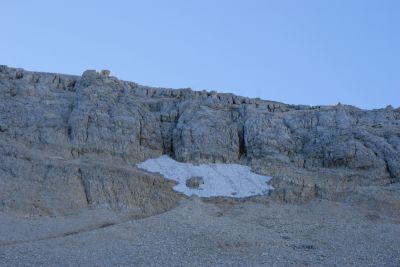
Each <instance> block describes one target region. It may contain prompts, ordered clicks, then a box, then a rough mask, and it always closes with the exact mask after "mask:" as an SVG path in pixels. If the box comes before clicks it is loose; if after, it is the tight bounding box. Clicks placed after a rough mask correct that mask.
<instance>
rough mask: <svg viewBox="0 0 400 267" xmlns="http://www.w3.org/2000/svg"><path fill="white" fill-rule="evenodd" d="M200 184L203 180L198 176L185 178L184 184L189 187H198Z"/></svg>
mask: <svg viewBox="0 0 400 267" xmlns="http://www.w3.org/2000/svg"><path fill="white" fill-rule="evenodd" d="M202 184H204V180H203V178H202V177H199V176H194V177H191V178H189V179H187V180H186V186H187V187H189V188H199V187H200V185H202Z"/></svg>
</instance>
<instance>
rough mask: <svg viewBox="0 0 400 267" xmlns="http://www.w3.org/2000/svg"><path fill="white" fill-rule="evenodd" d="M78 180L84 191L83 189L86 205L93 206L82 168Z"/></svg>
mask: <svg viewBox="0 0 400 267" xmlns="http://www.w3.org/2000/svg"><path fill="white" fill-rule="evenodd" d="M78 179H79V181H80V182H81V185H82V189H83V192H84V194H85V199H86V204H87V205H88V206H89V205H90V204H91V200H90V194H89V192H88V191H89V190H88V188H87V185H86V183H85V181H84V179H83V174H82V170H81V168H79V169H78Z"/></svg>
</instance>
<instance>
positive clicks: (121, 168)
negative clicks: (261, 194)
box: [0, 66, 400, 214]
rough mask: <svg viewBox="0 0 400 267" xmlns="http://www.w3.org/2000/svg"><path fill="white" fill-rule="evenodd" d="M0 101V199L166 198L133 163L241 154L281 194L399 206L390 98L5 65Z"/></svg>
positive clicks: (71, 206) (51, 204)
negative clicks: (219, 89)
mask: <svg viewBox="0 0 400 267" xmlns="http://www.w3.org/2000/svg"><path fill="white" fill-rule="evenodd" d="M0 102H1V103H0V209H2V210H6V209H13V210H17V211H23V212H31V213H33V214H36V213H38V212H39V211H40V212H39V213H44V214H52V213H55V212H62V213H68V212H71V211H74V210H78V209H79V208H83V207H87V206H106V207H111V208H124V207H127V208H130V207H140V208H143V209H153V210H155V212H156V211H157V210H160V211H161V210H163V209H167V208H168V207H167V206H171V205H173V203H175V201H176V200H177V198H178V196H176V195H175V194H174V193H173V192H171V191H170V184H168V182H166V181H164V180H163V179H162V178H161V177H153V176H151V175H150V174H146V173H143V172H142V171H139V170H137V169H136V168H135V167H134V164H135V163H138V162H140V161H144V160H146V159H148V158H150V157H156V156H160V155H162V154H168V155H170V156H172V157H173V158H175V159H176V160H178V161H183V162H195V163H209V162H226V163H240V164H245V165H248V166H250V167H251V168H252V169H253V170H254V171H256V172H258V173H260V174H263V175H271V176H273V177H274V178H273V185H274V187H275V188H277V190H275V192H273V193H272V194H273V195H275V196H277V197H279V198H282V199H285V200H290V199H292V198H295V199H298V198H310V197H314V196H318V197H323V198H329V199H346V200H349V199H356V200H357V201H358V200H360V201H364V200H365V199H368V201H367V202H368V205H370V204H371V203H369V202H370V201H371V199H374V198H378V199H381V200H382V201H383V202H382V203H386V202H390V203H392V204H393V203H394V204H395V205H399V206H400V204H399V202H398V200H399V199H398V195H399V190H398V186H397V185H398V183H399V182H400V109H399V108H397V109H393V108H392V107H387V108H384V109H378V110H361V109H358V108H356V107H353V106H347V105H336V106H316V107H310V106H298V105H287V104H283V103H278V102H272V101H265V100H260V99H249V98H245V97H240V96H236V95H233V94H222V93H216V92H207V91H192V90H190V89H176V90H174V89H165V88H151V87H146V86H141V85H138V84H136V83H133V82H126V81H121V80H119V79H117V78H115V77H112V76H108V73H97V72H96V71H86V72H84V73H83V75H82V76H70V75H60V74H53V73H37V72H29V71H24V70H22V69H14V68H8V67H6V66H1V67H0ZM149 184H151V185H155V186H150V187H149V186H148V185H149ZM377 188H378V189H377ZM381 189H382V190H381ZM382 192H385V197H380V195H381V194H383V193H382ZM388 192H389V193H388ZM391 195H393V197H388V196H391ZM366 196H367V197H366ZM396 197H397V198H396ZM149 199H152V201H153V202H154V203H153V204H152V202H151V201H150V202H149V201H147V200H149ZM157 201H159V202H160V203H169V204H159V203H158V202H157ZM164 206H165V207H164Z"/></svg>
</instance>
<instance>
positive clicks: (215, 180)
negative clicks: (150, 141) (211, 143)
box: [137, 155, 273, 198]
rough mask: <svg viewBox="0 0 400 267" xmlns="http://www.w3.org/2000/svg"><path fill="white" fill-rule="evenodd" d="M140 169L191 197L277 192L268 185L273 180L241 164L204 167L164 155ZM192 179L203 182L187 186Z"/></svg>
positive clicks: (207, 165) (149, 160) (149, 161)
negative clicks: (166, 181)
mask: <svg viewBox="0 0 400 267" xmlns="http://www.w3.org/2000/svg"><path fill="white" fill-rule="evenodd" d="M137 166H138V167H139V168H141V169H144V170H146V171H149V172H158V173H160V174H161V175H162V176H164V177H165V178H166V179H170V180H174V181H177V182H178V184H177V185H176V186H174V190H175V191H177V192H181V193H183V194H185V195H187V196H191V195H198V196H199V197H216V196H224V197H234V198H243V197H250V196H255V195H262V194H265V193H266V192H268V191H269V190H271V189H273V187H272V186H270V185H268V184H267V182H268V181H269V180H271V177H269V176H263V175H259V174H255V173H253V172H251V170H250V167H247V166H243V165H239V164H219V163H215V164H201V165H193V164H190V163H182V162H178V161H175V160H173V159H171V158H170V157H168V156H166V155H163V156H161V157H158V158H154V159H148V160H146V161H144V162H142V163H140V164H137ZM192 177H201V178H203V181H204V183H202V184H200V185H199V187H198V188H189V187H187V186H186V180H188V179H190V178H192Z"/></svg>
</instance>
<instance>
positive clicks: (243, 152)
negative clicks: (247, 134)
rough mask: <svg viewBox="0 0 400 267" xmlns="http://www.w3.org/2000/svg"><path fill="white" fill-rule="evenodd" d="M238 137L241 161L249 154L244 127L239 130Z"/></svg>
mask: <svg viewBox="0 0 400 267" xmlns="http://www.w3.org/2000/svg"><path fill="white" fill-rule="evenodd" d="M238 136H239V154H238V159H240V158H241V157H242V156H243V155H246V153H247V149H246V143H245V141H244V126H242V127H241V128H240V129H239V131H238Z"/></svg>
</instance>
